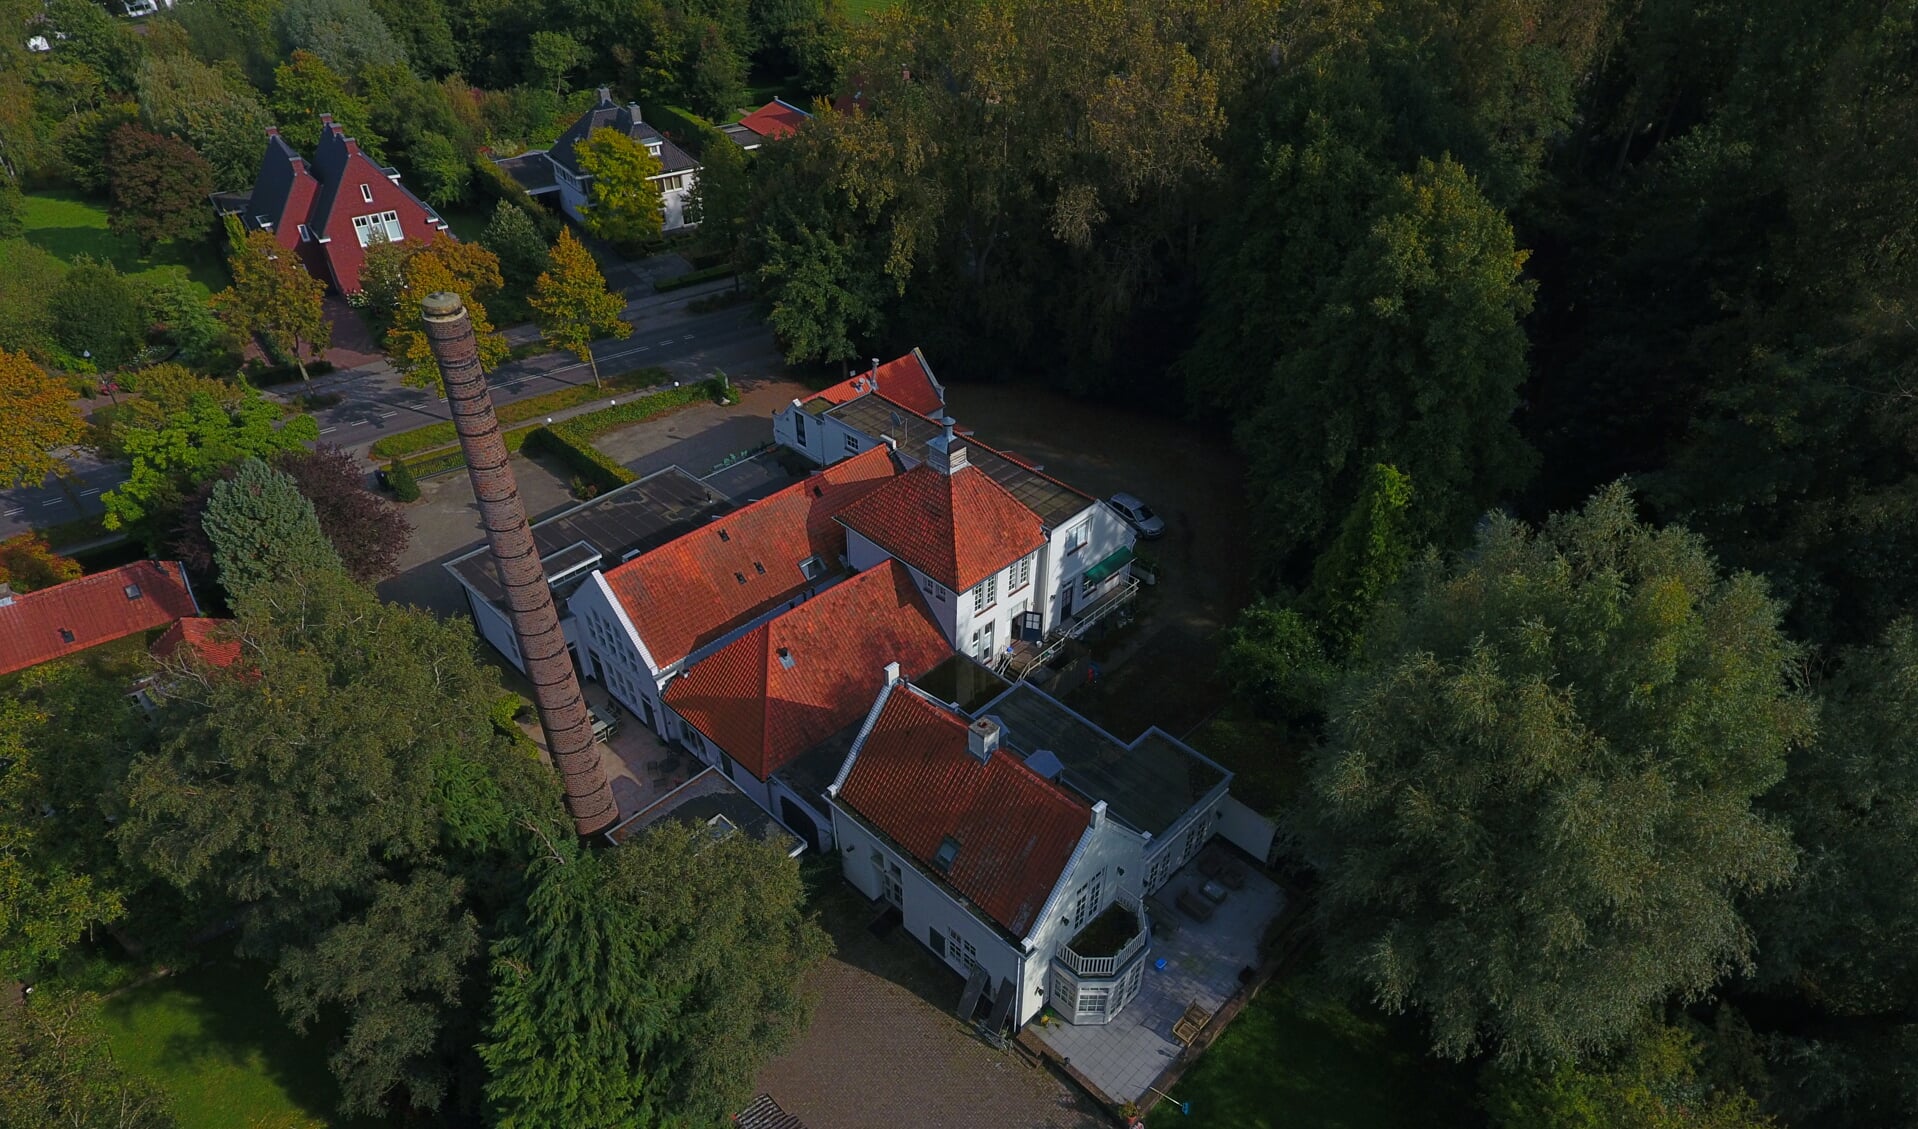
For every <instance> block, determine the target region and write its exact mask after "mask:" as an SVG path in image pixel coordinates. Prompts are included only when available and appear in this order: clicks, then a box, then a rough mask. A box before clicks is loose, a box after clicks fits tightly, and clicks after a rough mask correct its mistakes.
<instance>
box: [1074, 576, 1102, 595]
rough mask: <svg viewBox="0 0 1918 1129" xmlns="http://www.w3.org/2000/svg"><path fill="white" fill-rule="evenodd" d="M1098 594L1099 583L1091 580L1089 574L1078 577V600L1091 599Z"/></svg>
mask: <svg viewBox="0 0 1918 1129" xmlns="http://www.w3.org/2000/svg"><path fill="white" fill-rule="evenodd" d="M1098 592H1099V582H1098V581H1097V580H1094V579H1092V574H1091V573H1089V572H1088V573H1085V574H1084V575H1082V576H1080V577H1079V597H1080V599H1090V598H1091V597H1093V596H1095V595H1097V594H1098Z"/></svg>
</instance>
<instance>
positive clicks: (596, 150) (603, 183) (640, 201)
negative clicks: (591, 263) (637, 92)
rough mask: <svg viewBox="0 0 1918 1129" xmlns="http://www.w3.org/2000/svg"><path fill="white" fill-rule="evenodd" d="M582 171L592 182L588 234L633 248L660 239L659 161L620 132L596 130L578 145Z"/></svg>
mask: <svg viewBox="0 0 1918 1129" xmlns="http://www.w3.org/2000/svg"><path fill="white" fill-rule="evenodd" d="M573 153H574V155H575V156H576V157H577V158H578V160H579V171H580V172H581V173H582V174H584V175H585V176H589V177H591V178H592V183H591V184H589V185H587V187H586V200H587V203H588V204H589V205H590V208H589V210H588V211H587V213H586V230H587V231H590V232H592V233H593V234H594V235H597V236H599V237H600V238H601V239H604V240H606V241H608V242H610V243H619V244H624V245H632V244H637V243H642V242H644V241H646V240H648V239H651V238H652V237H653V236H655V235H658V234H659V229H660V226H661V225H662V224H663V223H665V218H664V216H663V215H662V214H661V211H660V198H659V186H658V185H657V184H655V183H654V182H653V179H652V178H653V177H656V176H658V175H659V174H660V165H659V158H658V157H655V156H653V155H652V153H650V152H648V151H647V149H646V146H645V145H644V144H642V143H641V142H638V141H635V140H633V139H632V138H630V137H628V136H626V135H625V134H623V133H621V132H619V131H618V130H615V129H596V130H594V131H593V132H592V133H590V134H588V135H587V136H586V140H584V141H581V142H579V143H578V144H576V145H574V146H573Z"/></svg>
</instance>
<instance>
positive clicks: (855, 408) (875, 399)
mask: <svg viewBox="0 0 1918 1129" xmlns="http://www.w3.org/2000/svg"><path fill="white" fill-rule="evenodd" d="M807 407H808V409H809V410H810V407H811V405H807ZM824 414H825V415H829V416H831V417H832V418H834V419H836V420H838V421H839V422H840V423H843V424H845V425H846V426H847V427H850V428H852V429H853V430H854V431H857V432H859V433H860V434H862V435H865V436H868V437H870V438H873V439H878V438H879V437H880V436H882V435H886V436H891V437H892V438H893V439H894V440H896V441H897V442H898V444H899V453H900V454H902V455H905V456H907V457H909V458H911V459H912V460H913V461H914V462H921V463H923V462H925V461H926V460H927V455H928V450H929V448H928V447H927V444H928V443H930V442H931V441H932V438H933V437H934V436H936V435H939V434H941V433H942V432H943V431H944V427H943V426H942V425H940V424H937V423H934V422H933V421H932V420H930V419H927V418H926V417H925V416H922V415H920V414H919V413H918V412H915V411H913V410H912V409H911V408H907V407H904V406H902V405H899V404H895V403H893V402H892V401H891V400H888V399H886V398H885V397H884V396H880V395H878V394H876V393H868V394H867V395H864V396H861V397H859V398H858V399H856V400H848V401H846V402H845V403H843V404H841V405H839V406H838V407H836V408H832V409H830V410H829V411H827V412H825V413H824ZM958 441H959V442H963V443H964V444H965V447H966V461H967V462H969V463H971V464H972V465H973V466H976V467H978V468H979V469H980V470H982V471H984V472H985V473H986V477H988V478H990V479H992V480H993V481H994V482H997V483H998V484H999V485H1001V486H1003V487H1005V488H1006V492H1007V493H1009V494H1011V495H1012V496H1013V497H1014V498H1015V499H1017V500H1018V502H1019V504H1020V505H1022V506H1024V507H1025V508H1027V509H1029V510H1031V511H1032V512H1033V513H1034V514H1037V515H1038V517H1039V521H1040V522H1041V523H1043V524H1044V525H1045V527H1046V529H1047V530H1048V531H1050V530H1053V529H1057V528H1058V527H1059V526H1060V525H1062V524H1064V523H1065V522H1068V521H1070V520H1072V519H1073V518H1074V517H1077V516H1078V515H1079V513H1080V512H1082V511H1083V510H1084V509H1085V508H1086V507H1087V506H1090V505H1092V504H1093V499H1092V496H1091V495H1089V494H1081V493H1080V492H1079V491H1077V490H1074V489H1073V488H1072V487H1070V486H1067V485H1066V484H1065V483H1063V482H1060V481H1058V480H1057V479H1054V478H1049V477H1047V476H1046V475H1045V474H1043V473H1041V472H1039V471H1036V470H1033V469H1032V468H1031V467H1029V466H1026V465H1025V464H1024V463H1021V462H1019V461H1017V460H1015V459H1011V458H1007V457H1006V456H1005V455H1002V454H1000V453H999V452H997V451H995V450H993V449H992V448H991V447H988V446H986V445H985V444H984V443H982V442H980V441H979V440H978V439H976V438H974V437H972V436H969V435H967V436H959V437H958Z"/></svg>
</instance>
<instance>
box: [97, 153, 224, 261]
mask: <svg viewBox="0 0 1918 1129" xmlns="http://www.w3.org/2000/svg"><path fill="white" fill-rule="evenodd" d="M107 160H108V162H109V167H110V168H111V170H112V171H111V172H110V173H109V175H108V189H109V192H110V193H111V195H110V197H109V200H110V207H109V208H108V210H107V226H108V227H109V228H110V229H112V230H113V231H114V232H116V233H118V234H123V235H131V236H133V237H134V238H135V239H136V240H138V241H139V243H140V250H141V251H142V252H144V253H147V254H151V253H152V251H153V248H154V247H156V246H157V245H159V244H161V243H173V242H182V241H188V240H193V239H198V238H199V237H201V236H203V235H205V234H206V232H207V228H208V227H210V226H211V224H212V221H213V214H212V212H211V211H210V210H209V209H208V206H207V197H208V196H210V195H212V194H213V166H212V165H209V164H207V162H206V159H205V158H204V157H201V156H200V155H199V154H198V153H196V152H194V151H193V147H192V146H191V145H188V144H186V143H185V142H183V141H178V140H175V139H174V138H171V137H162V136H161V135H159V134H157V133H149V132H148V131H146V130H144V129H141V128H140V127H138V126H135V125H123V126H121V127H120V128H119V129H116V130H114V131H113V137H112V139H111V140H110V141H109V142H108V143H107Z"/></svg>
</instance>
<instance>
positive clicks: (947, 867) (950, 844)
mask: <svg viewBox="0 0 1918 1129" xmlns="http://www.w3.org/2000/svg"><path fill="white" fill-rule="evenodd" d="M958 857H959V840H957V839H955V838H953V837H952V836H950V835H948V836H946V837H945V840H944V841H942V842H941V843H940V844H939V853H937V854H935V855H933V856H932V866H933V869H934V870H937V871H938V872H939V873H941V874H950V873H952V861H953V860H954V859H956V858H958Z"/></svg>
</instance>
